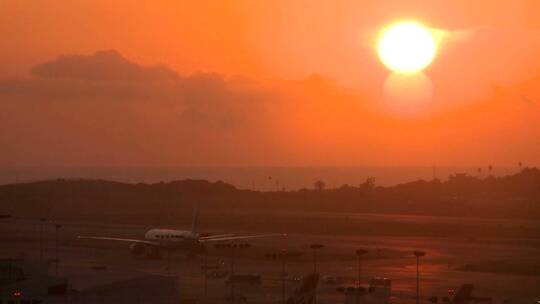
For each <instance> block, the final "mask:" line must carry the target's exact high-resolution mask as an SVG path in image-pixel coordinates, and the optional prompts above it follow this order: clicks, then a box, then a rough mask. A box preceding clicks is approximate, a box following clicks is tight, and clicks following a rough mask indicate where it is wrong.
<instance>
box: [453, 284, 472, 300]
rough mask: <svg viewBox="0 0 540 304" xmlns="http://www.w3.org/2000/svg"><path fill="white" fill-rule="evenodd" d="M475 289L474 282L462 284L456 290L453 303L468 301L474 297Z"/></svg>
mask: <svg viewBox="0 0 540 304" xmlns="http://www.w3.org/2000/svg"><path fill="white" fill-rule="evenodd" d="M473 289H474V285H472V284H463V285H461V287H460V288H459V289H458V290H457V291H456V294H455V296H454V299H453V301H452V303H454V304H466V303H468V302H469V301H470V300H471V299H472V291H473Z"/></svg>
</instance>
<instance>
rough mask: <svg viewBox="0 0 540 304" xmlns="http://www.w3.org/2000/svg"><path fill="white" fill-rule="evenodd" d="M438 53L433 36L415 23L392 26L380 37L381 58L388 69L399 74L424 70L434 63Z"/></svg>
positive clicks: (408, 22) (422, 26)
mask: <svg viewBox="0 0 540 304" xmlns="http://www.w3.org/2000/svg"><path fill="white" fill-rule="evenodd" d="M436 51H437V46H436V43H435V39H434V38H433V35H432V34H431V33H430V31H429V30H428V29H427V28H426V27H425V26H424V25H422V24H421V23H418V22H414V21H412V22H411V21H407V22H398V23H395V24H392V25H390V26H389V27H388V28H386V29H384V30H383V31H382V32H381V35H380V37H379V43H378V52H379V58H380V59H381V61H382V62H383V64H384V65H385V66H386V67H387V68H389V69H390V70H392V71H394V72H398V73H414V72H418V71H421V70H423V69H424V68H426V67H427V66H428V65H429V64H430V63H431V62H432V61H433V58H434V57H435V53H436Z"/></svg>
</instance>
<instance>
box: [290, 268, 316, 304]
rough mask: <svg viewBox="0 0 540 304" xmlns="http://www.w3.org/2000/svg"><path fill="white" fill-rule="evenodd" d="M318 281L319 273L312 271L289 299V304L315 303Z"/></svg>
mask: <svg viewBox="0 0 540 304" xmlns="http://www.w3.org/2000/svg"><path fill="white" fill-rule="evenodd" d="M318 283H319V274H317V273H312V274H310V275H307V276H306V277H304V279H303V280H302V283H301V284H300V286H299V287H298V288H297V289H296V290H295V291H294V293H293V294H292V296H291V297H290V298H289V299H288V300H287V304H313V303H314V300H315V290H316V289H317V285H318Z"/></svg>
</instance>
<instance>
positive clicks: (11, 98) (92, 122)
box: [0, 51, 540, 166]
mask: <svg viewBox="0 0 540 304" xmlns="http://www.w3.org/2000/svg"><path fill="white" fill-rule="evenodd" d="M67 58H68V59H66V56H62V57H60V58H58V59H55V60H52V61H50V62H47V63H44V64H41V65H39V66H37V67H36V68H35V69H34V74H33V76H32V77H30V78H26V79H10V80H7V79H5V80H0V146H2V147H3V149H2V153H0V165H4V166H5V165H25V166H29V165H40V166H70V165H71V166H81V165H83V166H84V165H88V166H97V165H100V166H107V165H113V166H129V165H135V166H144V165H150V166H170V165H219V166H226V165H244V166H247V165H276V166H280V165H370V166H376V165H388V164H389V165H395V164H406V165H411V164H424V165H425V164H426V163H427V164H428V165H431V164H433V163H438V164H440V163H445V164H456V163H462V161H461V158H460V157H461V156H463V155H466V156H467V158H466V159H465V160H464V161H463V162H469V163H473V162H477V161H479V160H482V159H484V157H485V155H486V153H489V154H490V155H491V154H492V150H491V146H492V144H494V143H496V142H497V141H499V140H501V138H502V137H503V136H504V138H512V140H514V142H515V145H514V146H515V147H525V146H526V145H523V144H520V142H518V141H523V142H525V141H526V140H530V138H528V137H527V136H529V135H528V134H530V133H520V134H524V135H522V136H520V137H517V136H508V134H506V133H504V132H505V130H506V129H508V127H507V124H509V123H514V121H509V119H507V118H506V117H508V116H509V114H510V113H512V114H513V115H514V116H515V113H514V112H515V111H516V110H509V109H508V108H507V107H506V106H505V105H504V104H502V103H499V104H497V102H496V101H499V100H500V99H502V97H499V96H495V97H494V99H495V102H494V103H493V104H494V105H491V106H484V107H476V108H474V107H471V106H469V107H468V108H467V107H464V108H461V109H464V110H463V111H461V112H460V111H446V112H443V111H439V112H437V113H435V112H434V111H431V110H429V109H428V114H427V115H425V116H420V117H417V118H415V119H412V120H407V119H402V118H399V117H393V116H392V115H390V114H388V112H389V111H387V109H384V108H382V107H381V106H380V105H378V104H377V99H375V98H373V96H372V95H370V93H369V92H362V93H363V94H362V95H361V94H359V93H357V92H351V91H349V90H346V89H344V88H343V87H341V86H339V85H338V84H337V83H335V82H334V81H332V80H330V79H328V78H326V77H324V76H320V75H312V76H310V77H307V78H306V79H301V80H283V79H271V80H256V79H253V78H247V77H226V76H224V75H221V74H217V73H197V74H192V75H180V74H177V73H176V72H174V71H172V70H170V69H169V68H167V67H160V68H159V69H157V70H155V69H154V68H151V67H150V68H149V67H144V66H141V65H139V64H137V63H134V62H131V61H129V60H127V59H125V58H123V57H122V56H121V55H119V54H118V53H117V52H114V51H105V52H97V53H95V54H94V55H89V56H86V55H70V56H67ZM99 58H101V59H99ZM94 65H95V66H94ZM163 71H165V72H163ZM432 72H433V73H432V76H433V77H434V78H436V76H437V73H435V72H437V71H432ZM434 82H435V81H434ZM435 83H437V82H435ZM536 83H537V81H533V82H531V83H530V84H527V85H526V86H525V85H524V86H523V88H524V89H526V88H531V89H530V90H529V91H530V93H529V91H525V90H524V94H526V96H527V97H529V98H531V99H532V100H535V99H537V95H535V94H534V92H535V91H534V90H533V89H534V88H535V87H537V86H535V84H536ZM449 88H450V89H451V87H449ZM435 89H439V90H440V89H441V88H440V87H435ZM506 91H509V92H510V93H508V94H514V89H506V87H505V91H504V92H506ZM505 94H506V93H505ZM517 96H519V95H517ZM433 104H434V106H433V107H434V108H435V107H436V106H438V105H437V104H436V103H433ZM429 111H431V112H429ZM510 111H514V112H510ZM465 112H466V113H465ZM528 112H530V113H527V114H528V115H529V116H530V117H527V119H526V120H524V121H526V122H530V121H537V115H536V114H535V112H533V111H528ZM510 116H511V115H510ZM479 117H480V118H479ZM484 117H486V119H484ZM488 117H489V119H487V118H488ZM512 117H513V116H512ZM512 119H513V118H512ZM514 120H515V119H514ZM505 124H506V125H505ZM464 126H467V127H464ZM519 128H529V127H528V126H527V125H525V124H523V125H522V126H521V125H520V126H519ZM512 130H514V129H512ZM514 131H515V132H518V133H519V130H518V129H515V130H514ZM479 138H485V139H486V140H479ZM532 140H534V138H533V139H532ZM441 142H444V145H443V146H445V147H446V150H445V151H444V153H441V151H439V150H438V149H439V148H438V147H440V146H441ZM464 142H467V144H464ZM486 142H488V143H490V145H487V144H485V143H486ZM529 142H530V141H529ZM506 146H509V147H510V146H512V145H510V144H508V145H506ZM538 146H539V147H540V144H539V145H538ZM516 149H517V148H516ZM520 149H521V148H520ZM522 150H523V151H528V152H527V153H529V154H530V155H537V154H538V153H537V152H539V151H538V149H536V150H535V149H528V150H525V148H523V149H522ZM520 151H521V150H520ZM535 153H536V154H535ZM494 157H499V159H506V158H507V154H506V152H505V151H502V152H500V153H499V155H494ZM532 157H533V156H531V158H532ZM523 159H525V158H523ZM437 160H439V161H437Z"/></svg>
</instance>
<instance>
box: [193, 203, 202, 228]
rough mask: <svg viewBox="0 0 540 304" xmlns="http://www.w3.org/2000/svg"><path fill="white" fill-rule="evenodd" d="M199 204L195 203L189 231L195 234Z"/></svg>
mask: <svg viewBox="0 0 540 304" xmlns="http://www.w3.org/2000/svg"><path fill="white" fill-rule="evenodd" d="M200 207H201V202H197V205H195V209H194V210H193V222H192V223H191V231H192V232H193V233H195V234H197V233H199V209H200Z"/></svg>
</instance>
